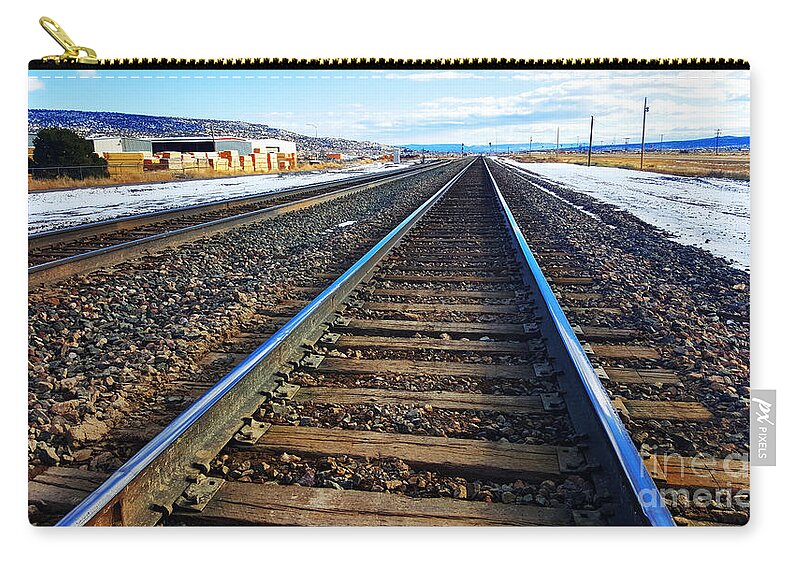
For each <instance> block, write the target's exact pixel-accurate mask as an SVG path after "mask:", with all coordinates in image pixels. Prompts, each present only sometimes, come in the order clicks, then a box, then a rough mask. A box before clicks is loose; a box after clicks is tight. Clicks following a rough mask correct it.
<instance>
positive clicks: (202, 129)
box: [28, 109, 394, 156]
mask: <svg viewBox="0 0 800 570" xmlns="http://www.w3.org/2000/svg"><path fill="white" fill-rule="evenodd" d="M52 127H61V128H66V129H70V130H73V131H75V132H77V133H78V134H79V135H81V136H83V137H92V136H109V137H141V138H157V137H168V136H169V137H190V136H208V135H211V134H212V133H213V135H214V136H217V137H223V136H230V137H244V138H252V139H257V138H279V139H284V140H290V141H294V142H295V143H297V149H298V151H300V152H309V153H325V152H341V153H343V154H349V155H356V156H373V155H380V154H385V153H390V152H391V151H392V149H393V148H394V147H391V146H388V145H384V144H380V143H375V142H369V141H353V140H347V139H337V138H329V137H319V138H314V137H308V136H305V135H301V134H298V133H294V132H292V131H287V130H285V129H279V128H275V127H270V126H268V125H261V124H257V123H245V122H243V121H222V120H217V119H190V118H181V117H156V116H150V115H132V114H128V113H106V112H93V111H62V110H50V109H29V110H28V132H29V133H36V132H38V131H39V130H40V129H45V128H52Z"/></svg>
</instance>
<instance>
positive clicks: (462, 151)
mask: <svg viewBox="0 0 800 570" xmlns="http://www.w3.org/2000/svg"><path fill="white" fill-rule="evenodd" d="M461 156H464V143H461Z"/></svg>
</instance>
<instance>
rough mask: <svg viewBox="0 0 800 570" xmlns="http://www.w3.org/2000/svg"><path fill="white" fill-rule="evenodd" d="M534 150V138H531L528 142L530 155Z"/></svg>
mask: <svg viewBox="0 0 800 570" xmlns="http://www.w3.org/2000/svg"><path fill="white" fill-rule="evenodd" d="M532 149H533V137H531V138H530V139H529V140H528V154H530V153H531V151H532Z"/></svg>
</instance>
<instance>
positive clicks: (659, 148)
mask: <svg viewBox="0 0 800 570" xmlns="http://www.w3.org/2000/svg"><path fill="white" fill-rule="evenodd" d="M658 150H660V151H661V152H664V135H663V134H662V135H661V144H660V145H658Z"/></svg>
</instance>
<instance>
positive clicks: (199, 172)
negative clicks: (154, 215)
mask: <svg viewBox="0 0 800 570" xmlns="http://www.w3.org/2000/svg"><path fill="white" fill-rule="evenodd" d="M370 162H373V161H371V160H357V161H351V162H346V163H343V162H323V163H320V164H308V163H307V162H301V163H299V164H298V165H297V168H296V169H294V170H291V171H288V172H310V171H314V170H323V169H324V170H333V169H337V168H344V167H349V166H358V165H359V164H368V163H370ZM286 172H287V171H281V173H286ZM260 174H268V173H265V172H242V171H241V170H211V169H207V168H204V169H190V170H186V171H181V170H152V171H147V172H140V171H135V172H133V171H132V172H124V173H122V174H113V175H111V176H109V177H108V178H94V177H92V178H84V179H83V180H75V179H74V178H67V177H65V176H62V177H59V178H50V179H47V180H34V179H32V178H29V179H28V191H29V192H37V191H45V190H66V189H70V188H91V187H96V186H118V185H120V184H141V183H147V182H170V181H173V180H186V179H197V180H204V179H208V178H228V177H231V176H252V175H260Z"/></svg>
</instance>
